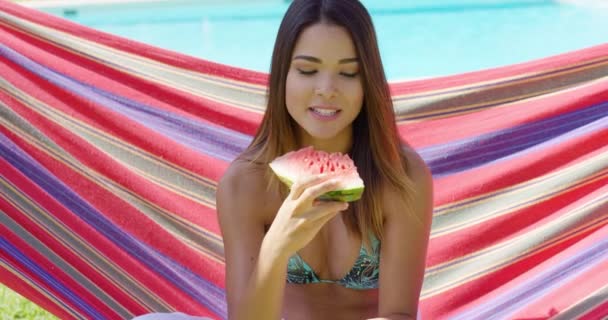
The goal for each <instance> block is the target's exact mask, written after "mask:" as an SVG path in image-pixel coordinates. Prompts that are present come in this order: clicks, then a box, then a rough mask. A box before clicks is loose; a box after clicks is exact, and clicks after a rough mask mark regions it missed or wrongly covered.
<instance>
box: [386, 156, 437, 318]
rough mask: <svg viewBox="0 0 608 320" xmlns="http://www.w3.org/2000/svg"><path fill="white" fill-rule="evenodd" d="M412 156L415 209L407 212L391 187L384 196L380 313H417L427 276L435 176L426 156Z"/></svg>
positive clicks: (412, 314)
mask: <svg viewBox="0 0 608 320" xmlns="http://www.w3.org/2000/svg"><path fill="white" fill-rule="evenodd" d="M410 158H411V160H410V165H411V170H409V171H410V173H409V176H410V178H411V179H412V180H413V181H412V182H413V183H414V186H415V187H416V191H417V194H416V197H415V201H414V204H413V212H406V211H405V208H404V207H403V205H400V204H399V202H398V201H394V199H395V197H397V196H398V195H397V194H396V191H394V190H387V192H386V194H385V197H384V199H385V200H384V209H385V221H384V238H383V241H382V249H381V257H380V297H379V305H378V308H379V310H378V311H379V314H380V315H390V314H409V315H411V316H415V314H416V313H417V307H418V301H419V296H420V290H421V288H422V282H423V279H424V270H425V265H426V253H427V248H428V242H429V235H430V229H431V223H432V216H433V180H432V176H431V172H430V170H429V169H428V167H427V166H426V164H425V163H424V161H423V160H422V158H420V157H419V156H418V155H417V154H415V153H414V154H413V155H412V156H411V157H410ZM391 199H392V201H391ZM412 216H414V217H415V218H414V217H412ZM416 219H417V220H419V222H416V221H415V220H416Z"/></svg>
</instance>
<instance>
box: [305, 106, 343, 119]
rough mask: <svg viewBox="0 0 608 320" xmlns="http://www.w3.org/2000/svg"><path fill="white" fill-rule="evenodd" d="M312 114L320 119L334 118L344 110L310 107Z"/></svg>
mask: <svg viewBox="0 0 608 320" xmlns="http://www.w3.org/2000/svg"><path fill="white" fill-rule="evenodd" d="M308 110H309V111H310V112H311V113H312V115H313V116H314V117H315V118H316V119H318V120H333V119H335V118H337V117H338V114H339V113H340V112H342V110H337V109H323V108H308Z"/></svg>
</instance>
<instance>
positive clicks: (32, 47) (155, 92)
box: [0, 24, 262, 134]
mask: <svg viewBox="0 0 608 320" xmlns="http://www.w3.org/2000/svg"><path fill="white" fill-rule="evenodd" d="M3 29H4V30H3ZM2 31H5V32H2ZM0 39H3V41H5V42H7V43H10V44H11V48H12V49H14V50H16V51H17V52H19V53H20V54H22V55H24V56H26V57H27V58H29V59H31V60H33V61H34V62H36V63H39V64H41V65H43V66H45V67H48V68H50V69H52V70H55V71H57V72H60V73H62V74H64V75H67V76H69V77H72V78H74V79H77V80H79V81H81V82H83V83H87V84H89V85H91V86H94V87H97V88H99V89H102V90H106V91H108V92H112V93H113V94H116V95H119V96H122V97H127V98H129V99H132V100H135V101H138V102H140V103H143V104H146V105H150V106H154V107H155V108H158V109H161V110H166V111H169V112H173V113H177V114H179V115H181V116H186V117H189V118H193V119H196V120H197V121H202V122H204V123H215V124H216V125H221V126H224V127H227V128H230V129H232V130H235V131H238V132H243V133H246V134H253V133H254V132H255V130H256V128H257V126H258V124H259V123H260V122H261V119H262V115H261V114H260V113H257V112H253V111H247V110H242V109H238V108H235V107H234V106H231V105H226V104H223V103H219V102H215V101H212V100H208V99H206V98H202V97H199V96H196V95H193V94H190V93H187V92H185V91H181V90H178V89H176V88H173V87H170V86H166V85H163V84H159V83H157V82H154V81H149V80H146V79H143V78H140V77H138V76H134V75H131V74H128V73H125V72H122V71H118V70H116V69H114V68H112V67H109V66H108V65H105V64H103V63H99V62H96V61H94V60H91V59H90V58H87V57H85V56H83V55H79V54H74V53H72V52H70V51H67V50H66V49H63V48H60V47H57V46H56V45H54V44H51V43H48V42H45V41H42V40H40V39H38V38H36V37H33V36H31V35H29V34H26V33H22V32H18V31H16V30H14V29H10V28H2V25H1V24H0ZM92 70H94V72H92ZM126 84H128V86H127V85H126ZM70 95H73V94H72V93H71V94H70Z"/></svg>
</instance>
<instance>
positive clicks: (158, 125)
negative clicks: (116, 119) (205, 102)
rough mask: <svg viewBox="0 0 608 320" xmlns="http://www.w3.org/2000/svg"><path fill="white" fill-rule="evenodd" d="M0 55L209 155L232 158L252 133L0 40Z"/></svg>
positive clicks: (246, 142)
mask: <svg viewBox="0 0 608 320" xmlns="http://www.w3.org/2000/svg"><path fill="white" fill-rule="evenodd" d="M0 56H4V57H5V58H7V59H9V60H11V61H12V62H14V63H16V64H18V65H20V66H21V67H23V68H24V69H26V70H28V71H30V72H32V73H34V74H36V75H38V76H39V77H41V78H43V79H45V80H47V81H49V82H51V83H53V84H54V85H56V86H58V87H60V88H63V89H65V90H67V91H69V92H71V93H73V94H75V95H79V96H81V97H83V98H84V99H86V100H89V101H92V102H95V103H96V104H98V105H100V106H103V107H105V108H108V109H111V110H113V111H115V112H118V113H120V114H122V115H124V116H126V117H128V118H130V119H131V120H133V121H135V122H138V123H140V124H142V125H144V126H146V127H148V128H150V129H152V130H154V131H157V132H159V133H161V134H162V135H163V136H167V137H169V138H171V139H173V140H174V141H176V142H177V143H180V144H182V145H184V146H186V147H188V148H191V149H194V150H196V151H199V152H201V153H203V154H206V155H208V156H210V157H214V158H218V159H222V160H224V161H232V160H233V159H234V158H236V156H237V155H238V154H239V153H240V152H242V150H244V149H245V148H246V147H247V145H248V144H249V142H250V141H251V137H250V136H248V135H245V134H242V133H240V132H238V131H234V130H231V129H228V128H225V127H221V126H215V125H212V124H208V123H203V122H200V121H196V120H193V119H189V118H187V117H183V116H180V115H178V114H175V113H171V112H169V111H165V110H161V109H160V108H157V107H154V106H149V105H145V104H142V103H139V102H137V101H134V100H131V99H128V98H125V97H121V96H118V95H115V94H112V93H110V92H108V91H105V90H102V89H99V88H96V87H94V86H91V85H87V84H84V83H83V82H80V81H77V80H75V79H73V78H71V77H69V76H66V75H64V74H61V73H59V72H57V71H54V70H52V69H50V68H48V67H46V66H42V65H40V64H38V63H36V62H34V61H32V60H30V59H28V58H27V57H25V56H23V55H20V54H19V53H17V52H15V51H14V50H12V49H10V48H8V47H6V46H4V45H2V44H0Z"/></svg>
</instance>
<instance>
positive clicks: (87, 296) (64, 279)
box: [0, 198, 119, 318]
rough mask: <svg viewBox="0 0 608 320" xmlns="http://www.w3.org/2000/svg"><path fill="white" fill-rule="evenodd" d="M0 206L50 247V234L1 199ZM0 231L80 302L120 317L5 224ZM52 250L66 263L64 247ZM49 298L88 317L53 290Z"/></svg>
mask: <svg viewBox="0 0 608 320" xmlns="http://www.w3.org/2000/svg"><path fill="white" fill-rule="evenodd" d="M0 204H1V206H2V208H3V210H6V211H10V213H8V215H9V216H11V217H12V218H13V220H15V221H16V222H17V223H18V224H20V225H21V227H23V228H24V229H26V230H27V231H28V232H29V233H30V234H31V235H33V236H35V237H36V239H38V240H39V241H40V242H41V243H43V244H44V245H45V246H46V247H48V248H49V249H50V246H49V245H48V244H49V242H55V241H53V240H51V241H49V239H50V238H52V236H49V234H48V233H47V232H46V231H44V230H43V229H41V228H39V227H38V226H37V225H36V224H35V223H32V221H29V220H28V219H26V218H25V215H24V214H23V213H21V212H19V211H18V210H17V208H15V207H13V206H12V205H11V204H10V203H8V202H6V201H5V200H4V199H3V198H0ZM6 211H5V212H6ZM0 230H2V234H3V235H4V237H5V238H6V239H7V240H8V241H9V242H11V243H12V245H13V246H15V247H17V248H19V250H20V251H21V252H23V254H24V255H26V256H27V257H28V258H29V259H31V260H32V261H33V262H34V263H35V264H36V266H38V267H39V268H41V269H43V270H44V271H45V272H47V273H48V274H51V275H52V276H53V278H54V279H55V280H57V281H58V282H59V283H61V284H62V285H63V286H65V287H67V288H69V289H70V290H71V291H72V292H74V293H75V294H78V297H79V298H80V299H82V300H83V301H84V302H86V303H87V304H88V305H90V306H92V307H93V308H94V309H95V310H96V311H97V312H99V313H100V314H103V315H105V316H106V317H108V318H118V317H119V315H118V314H117V313H116V312H115V311H113V310H112V309H110V308H109V307H108V306H107V305H105V304H104V302H102V301H100V300H99V299H97V298H96V297H95V296H94V295H92V294H91V292H89V291H88V290H87V289H85V288H84V287H82V286H81V285H80V284H79V283H78V282H76V281H74V279H73V278H72V276H71V275H68V274H67V273H65V272H64V271H63V270H61V269H58V268H57V266H56V265H55V264H54V263H53V261H51V260H48V259H47V258H45V257H44V256H43V255H42V254H40V253H39V252H38V251H37V250H36V249H34V248H33V247H31V246H29V245H28V243H27V242H25V241H23V240H22V239H21V238H20V236H18V235H16V234H14V233H12V232H11V231H10V230H9V229H7V228H6V227H5V226H4V225H2V226H0ZM54 249H59V250H57V251H54V250H53V252H55V253H56V254H58V255H59V256H60V257H62V258H63V259H64V260H67V259H65V257H66V256H64V255H63V254H64V253H66V251H69V250H65V248H64V247H57V246H54ZM68 255H70V256H71V257H73V255H72V254H71V253H68ZM9 260H12V261H13V264H15V265H17V264H19V265H21V264H20V263H19V262H17V261H16V260H13V259H12V258H9ZM66 262H67V261H66ZM20 269H21V272H23V273H26V274H28V275H29V276H30V277H31V278H36V279H37V280H36V281H37V282H38V283H40V284H43V283H44V282H43V281H42V280H41V279H40V278H38V276H39V274H37V273H35V272H34V271H33V270H30V269H29V268H27V267H26V266H23V265H21V267H20ZM77 270H80V271H81V272H82V270H81V269H77ZM85 270H86V269H85ZM95 283H96V282H95ZM43 286H44V287H45V288H47V289H48V290H52V289H51V287H50V286H48V285H46V284H43ZM52 295H53V296H55V297H58V298H59V297H61V298H60V299H61V300H63V301H64V302H65V303H66V304H69V305H70V307H72V308H74V309H76V310H78V311H77V312H79V313H81V314H87V312H86V311H84V310H83V309H80V308H79V307H78V306H76V305H75V304H72V303H71V301H72V299H71V298H69V297H65V296H63V295H62V294H61V293H60V292H58V291H53V293H52Z"/></svg>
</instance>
